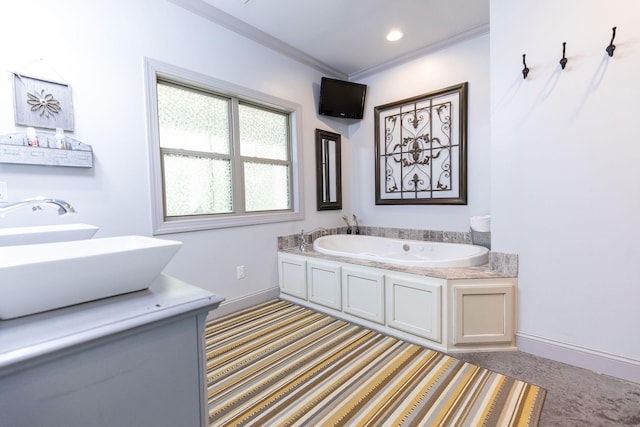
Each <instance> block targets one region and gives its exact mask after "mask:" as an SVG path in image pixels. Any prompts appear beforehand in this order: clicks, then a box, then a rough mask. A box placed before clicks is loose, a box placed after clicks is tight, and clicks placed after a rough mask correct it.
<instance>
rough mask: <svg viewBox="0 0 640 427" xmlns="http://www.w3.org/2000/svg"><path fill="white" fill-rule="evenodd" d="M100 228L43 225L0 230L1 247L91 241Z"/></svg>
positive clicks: (74, 225) (77, 225)
mask: <svg viewBox="0 0 640 427" xmlns="http://www.w3.org/2000/svg"><path fill="white" fill-rule="evenodd" d="M97 231H98V227H95V226H93V225H87V224H60V225H41V226H36V227H9V228H0V246H13V245H33V244H36V243H52V242H66V241H70V240H83V239H90V238H92V237H93V235H94V234H96V232H97Z"/></svg>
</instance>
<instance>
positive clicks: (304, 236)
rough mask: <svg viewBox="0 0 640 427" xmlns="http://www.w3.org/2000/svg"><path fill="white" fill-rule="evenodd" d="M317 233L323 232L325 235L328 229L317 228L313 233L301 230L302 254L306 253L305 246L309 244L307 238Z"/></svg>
mask: <svg viewBox="0 0 640 427" xmlns="http://www.w3.org/2000/svg"><path fill="white" fill-rule="evenodd" d="M316 231H322V232H323V234H326V233H328V231H327V229H326V228H324V227H317V228H314V229H313V230H311V231H304V229H302V230H300V252H304V251H305V245H306V244H307V236H311V235H312V234H313V233H315V232H316Z"/></svg>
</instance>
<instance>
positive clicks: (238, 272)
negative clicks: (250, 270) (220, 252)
mask: <svg viewBox="0 0 640 427" xmlns="http://www.w3.org/2000/svg"><path fill="white" fill-rule="evenodd" d="M236 278H238V280H240V279H244V265H239V266H237V267H236Z"/></svg>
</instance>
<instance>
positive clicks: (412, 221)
mask: <svg viewBox="0 0 640 427" xmlns="http://www.w3.org/2000/svg"><path fill="white" fill-rule="evenodd" d="M359 82H360V83H365V84H367V85H368V89H367V100H366V102H367V105H366V112H365V116H364V119H363V120H362V121H361V122H359V123H357V124H353V125H351V127H350V129H349V131H350V132H351V141H350V142H349V148H350V150H351V152H350V155H351V162H350V163H349V174H350V177H349V181H348V182H349V185H350V186H351V195H352V199H351V202H352V207H353V210H354V211H355V212H356V214H357V215H358V217H361V218H362V221H361V223H363V224H365V225H375V226H381V227H382V226H384V227H399V228H417V229H433V230H448V231H468V230H469V218H470V217H471V216H474V215H485V214H488V213H490V184H489V179H490V164H489V163H490V162H489V159H490V153H489V150H490V148H489V143H490V141H489V35H488V34H487V35H484V36H480V37H476V38H474V39H471V40H467V41H464V42H461V43H458V44H455V45H453V46H450V47H448V48H445V49H442V50H439V51H437V52H434V53H431V54H427V55H425V56H423V57H421V58H419V59H416V60H413V61H411V62H408V63H406V64H403V65H400V66H398V67H395V68H392V69H390V70H386V71H382V72H380V73H377V74H374V75H371V76H369V77H367V78H365V79H362V80H361V81H359ZM463 82H469V88H468V89H469V93H468V131H467V141H468V205H467V206H448V205H422V206H411V205H409V206H408V205H402V206H398V205H396V206H393V205H384V206H376V204H375V178H374V173H375V172H374V161H375V160H374V158H375V156H374V149H375V136H374V120H375V116H374V112H373V109H374V108H375V107H376V106H378V105H384V104H387V103H390V102H394V101H400V100H402V99H405V98H410V97H413V96H417V95H421V94H424V93H428V92H432V91H435V90H438V89H442V88H445V87H448V86H452V85H456V84H459V83H463Z"/></svg>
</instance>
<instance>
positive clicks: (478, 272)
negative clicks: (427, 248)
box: [278, 232, 518, 353]
mask: <svg viewBox="0 0 640 427" xmlns="http://www.w3.org/2000/svg"><path fill="white" fill-rule="evenodd" d="M329 234H332V233H331V232H330V233H329ZM398 234H400V233H398ZM404 235H405V236H406V237H407V238H409V237H412V239H411V240H415V233H413V234H412V233H405V234H404ZM441 235H442V236H444V233H442V234H441ZM312 237H313V238H317V237H320V235H317V236H312ZM394 238H398V237H397V236H395V235H394ZM287 243H293V244H295V245H296V246H294V247H282V246H280V245H282V244H287ZM298 244H299V242H296V241H295V239H293V238H292V239H289V238H288V237H286V236H285V237H284V238H279V240H278V245H279V251H278V270H279V282H280V292H281V293H280V296H281V298H282V299H285V300H288V301H291V302H295V303H298V304H301V305H303V306H306V307H310V308H313V309H315V310H318V311H320V312H324V313H327V314H330V315H333V316H335V317H338V318H342V319H345V320H347V321H351V322H353V323H357V324H360V325H362V326H365V327H368V328H371V329H375V330H379V331H381V332H383V333H386V334H389V335H393V336H397V337H399V338H401V339H404V340H407V341H410V342H414V343H417V344H420V345H424V346H426V347H430V348H433V349H436V350H439V351H444V352H452V353H454V352H470V351H500V350H515V349H517V347H516V340H515V331H516V318H517V315H516V307H517V283H518V280H517V257H516V256H514V255H510V254H499V253H490V256H489V262H488V263H487V264H484V265H480V266H475V267H416V266H408V265H399V264H393V263H388V262H380V261H374V260H369V259H359V258H352V257H347V256H335V255H329V254H324V253H320V252H317V251H315V250H314V249H313V244H311V243H309V244H307V245H305V246H304V250H301V249H300V247H299V246H297V245H298Z"/></svg>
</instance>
